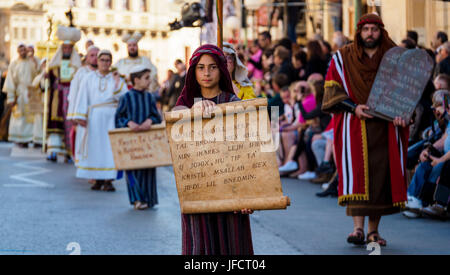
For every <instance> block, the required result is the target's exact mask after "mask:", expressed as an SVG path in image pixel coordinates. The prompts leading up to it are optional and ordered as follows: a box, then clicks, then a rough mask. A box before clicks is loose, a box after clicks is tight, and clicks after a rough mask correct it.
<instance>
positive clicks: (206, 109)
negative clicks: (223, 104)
mask: <svg viewBox="0 0 450 275" xmlns="http://www.w3.org/2000/svg"><path fill="white" fill-rule="evenodd" d="M192 107H194V108H201V110H202V113H203V116H206V117H209V116H210V115H211V113H212V112H213V111H214V109H215V108H216V103H214V102H212V101H211V100H202V101H197V102H196V103H195V104H194V106H192Z"/></svg>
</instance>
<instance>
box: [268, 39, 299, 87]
mask: <svg viewBox="0 0 450 275" xmlns="http://www.w3.org/2000/svg"><path fill="white" fill-rule="evenodd" d="M273 63H274V64H275V66H274V70H273V73H274V74H285V75H286V76H287V77H288V85H290V84H291V83H292V82H293V81H294V79H295V76H294V67H292V64H291V53H290V52H289V50H288V49H286V48H285V47H283V46H281V45H280V46H277V47H276V48H275V51H274V53H273Z"/></svg>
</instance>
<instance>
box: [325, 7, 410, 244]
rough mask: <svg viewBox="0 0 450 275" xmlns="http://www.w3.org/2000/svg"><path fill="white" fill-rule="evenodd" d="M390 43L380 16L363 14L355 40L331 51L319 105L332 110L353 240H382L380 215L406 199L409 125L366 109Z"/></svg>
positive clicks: (342, 190)
mask: <svg viewBox="0 0 450 275" xmlns="http://www.w3.org/2000/svg"><path fill="white" fill-rule="evenodd" d="M392 47H395V43H394V42H393V41H392V40H391V39H390V38H389V35H388V33H387V32H386V30H385V29H384V24H383V22H382V20H381V18H380V17H379V16H377V15H376V14H367V15H364V16H363V17H361V19H360V21H359V23H358V28H357V31H356V34H355V38H354V42H353V43H352V44H350V45H347V46H345V47H343V48H341V49H340V50H339V51H338V52H337V53H336V54H335V55H334V56H333V59H332V61H331V63H330V67H329V69H328V73H327V76H326V82H325V95H324V100H323V105H322V109H323V110H324V111H327V112H332V113H334V140H335V144H334V146H335V150H336V151H335V152H336V164H337V168H338V174H339V187H338V191H339V204H340V205H342V206H347V215H348V216H352V217H353V222H354V230H353V232H352V233H351V234H350V235H349V236H348V238H347V241H348V242H349V243H353V244H357V245H361V244H364V243H366V242H367V243H369V242H377V243H378V244H380V245H381V246H385V245H386V240H384V239H382V238H381V236H380V235H379V233H378V225H379V222H380V220H381V216H383V215H389V214H393V213H397V212H399V211H400V209H401V208H402V207H403V206H404V204H405V202H406V200H407V196H406V188H407V186H406V170H405V168H406V158H405V156H406V155H407V146H408V145H407V142H408V127H406V123H405V121H403V120H402V119H401V118H395V120H394V121H393V122H388V121H385V120H381V119H379V118H374V117H372V116H370V115H368V114H366V113H365V112H364V111H365V110H367V109H369V107H368V106H366V105H365V104H366V102H367V99H368V98H369V94H370V90H371V88H372V85H373V83H374V80H375V76H376V74H377V70H378V67H379V65H380V63H381V60H382V58H383V56H384V54H385V53H386V52H387V51H388V50H389V49H390V48H392ZM365 216H368V217H369V225H368V232H369V234H368V235H367V239H365V236H364V218H365Z"/></svg>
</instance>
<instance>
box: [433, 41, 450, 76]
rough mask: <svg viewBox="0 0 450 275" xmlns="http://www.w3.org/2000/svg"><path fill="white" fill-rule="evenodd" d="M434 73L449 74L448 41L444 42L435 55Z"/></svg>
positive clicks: (449, 52)
mask: <svg viewBox="0 0 450 275" xmlns="http://www.w3.org/2000/svg"><path fill="white" fill-rule="evenodd" d="M436 63H437V64H438V65H437V66H436V73H437V74H446V75H450V41H447V42H445V43H444V44H443V45H442V46H441V47H440V48H439V50H438V54H437V55H436Z"/></svg>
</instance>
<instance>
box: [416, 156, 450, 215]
mask: <svg viewBox="0 0 450 275" xmlns="http://www.w3.org/2000/svg"><path fill="white" fill-rule="evenodd" d="M433 200H434V204H432V205H430V206H427V207H425V208H424V209H423V210H422V212H423V213H424V214H426V215H428V216H430V217H431V218H437V219H448V218H450V207H449V204H450V160H447V161H445V163H444V166H443V168H442V171H441V175H440V177H439V181H438V184H437V186H436V190H435V191H434V194H433Z"/></svg>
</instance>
